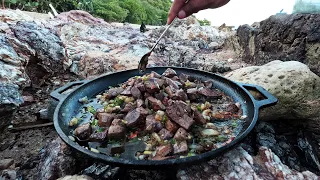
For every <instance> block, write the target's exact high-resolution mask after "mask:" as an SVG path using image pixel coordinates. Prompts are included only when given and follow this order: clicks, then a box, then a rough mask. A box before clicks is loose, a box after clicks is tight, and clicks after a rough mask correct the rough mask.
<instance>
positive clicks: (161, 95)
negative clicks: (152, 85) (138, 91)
mask: <svg viewBox="0 0 320 180" xmlns="http://www.w3.org/2000/svg"><path fill="white" fill-rule="evenodd" d="M154 97H155V98H156V99H158V100H160V101H162V100H163V98H164V97H165V96H164V93H163V92H159V93H156V94H155V95H154Z"/></svg>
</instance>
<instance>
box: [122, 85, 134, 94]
mask: <svg viewBox="0 0 320 180" xmlns="http://www.w3.org/2000/svg"><path fill="white" fill-rule="evenodd" d="M131 88H132V86H128V87H126V89H125V90H124V91H122V93H121V95H124V96H131V95H132V94H131Z"/></svg>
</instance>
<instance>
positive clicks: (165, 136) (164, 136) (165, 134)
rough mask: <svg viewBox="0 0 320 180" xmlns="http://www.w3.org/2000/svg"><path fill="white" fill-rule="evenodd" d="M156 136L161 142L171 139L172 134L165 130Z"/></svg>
mask: <svg viewBox="0 0 320 180" xmlns="http://www.w3.org/2000/svg"><path fill="white" fill-rule="evenodd" d="M158 134H159V136H160V138H161V139H163V140H168V139H170V138H172V137H173V134H171V132H170V131H168V130H167V129H165V128H163V129H161V130H160V131H159V133H158Z"/></svg>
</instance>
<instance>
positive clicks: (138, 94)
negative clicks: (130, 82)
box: [131, 86, 141, 99]
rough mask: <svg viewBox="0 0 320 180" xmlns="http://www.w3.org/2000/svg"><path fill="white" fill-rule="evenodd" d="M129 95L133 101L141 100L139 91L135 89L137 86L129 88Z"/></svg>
mask: <svg viewBox="0 0 320 180" xmlns="http://www.w3.org/2000/svg"><path fill="white" fill-rule="evenodd" d="M131 94H132V96H133V97H134V98H135V99H140V98H141V92H140V90H139V89H138V88H137V86H133V87H132V88H131Z"/></svg>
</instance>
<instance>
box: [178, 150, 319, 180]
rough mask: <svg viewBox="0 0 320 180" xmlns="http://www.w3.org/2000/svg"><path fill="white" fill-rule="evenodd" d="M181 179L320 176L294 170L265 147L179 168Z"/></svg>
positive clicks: (312, 177)
mask: <svg viewBox="0 0 320 180" xmlns="http://www.w3.org/2000/svg"><path fill="white" fill-rule="evenodd" d="M177 178H178V179H180V180H184V179H188V180H196V179H212V180H213V179H258V180H260V179H261V180H262V179H301V180H303V179H318V178H319V177H318V176H317V175H316V174H314V173H312V172H310V171H303V172H299V171H295V170H291V169H290V168H288V166H286V165H284V164H283V163H282V162H281V161H280V159H279V157H278V156H276V155H275V154H274V153H273V152H272V151H271V150H270V149H268V148H266V147H259V152H258V154H257V155H256V156H255V157H253V156H251V155H249V154H248V152H247V151H245V150H244V149H243V148H241V147H237V148H235V149H233V150H231V151H229V152H228V153H226V154H224V155H223V156H222V157H220V158H215V159H213V160H211V161H209V162H207V163H203V164H200V165H194V166H191V167H188V168H185V169H181V170H179V171H178V174H177Z"/></svg>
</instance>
